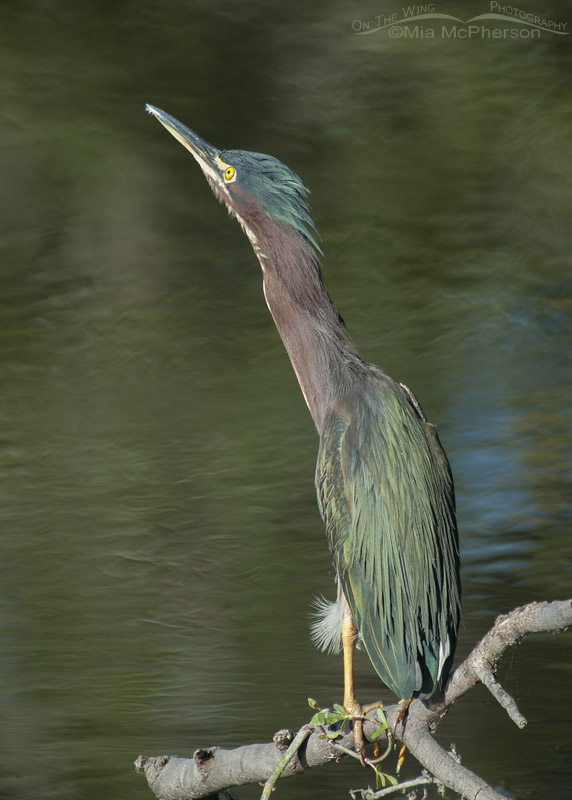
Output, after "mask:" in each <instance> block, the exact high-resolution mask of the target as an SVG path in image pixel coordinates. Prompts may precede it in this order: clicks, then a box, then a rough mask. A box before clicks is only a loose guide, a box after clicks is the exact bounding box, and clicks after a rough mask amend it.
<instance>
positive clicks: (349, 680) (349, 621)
mask: <svg viewBox="0 0 572 800" xmlns="http://www.w3.org/2000/svg"><path fill="white" fill-rule="evenodd" d="M356 636H357V628H356V626H355V623H354V620H353V617H352V615H351V614H350V612H349V610H348V611H346V613H345V614H344V620H343V623H342V645H343V648H344V708H345V709H346V711H347V712H348V714H361V713H362V708H361V706H360V704H359V703H358V701H357V700H356V695H355V686H354V650H355V641H356Z"/></svg>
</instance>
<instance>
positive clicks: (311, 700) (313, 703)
mask: <svg viewBox="0 0 572 800" xmlns="http://www.w3.org/2000/svg"><path fill="white" fill-rule="evenodd" d="M308 705H309V706H310V708H313V709H315V710H316V711H321V708H320V706H319V705H318V702H317V700H314V698H313V697H309V698H308Z"/></svg>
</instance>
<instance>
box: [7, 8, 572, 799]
mask: <svg viewBox="0 0 572 800" xmlns="http://www.w3.org/2000/svg"><path fill="white" fill-rule="evenodd" d="M526 8H527V10H530V11H533V12H540V11H542V13H543V14H544V15H545V16H547V17H552V18H553V19H555V20H557V21H568V27H569V28H570V27H572V17H570V18H569V19H567V17H566V10H565V11H564V14H563V11H562V8H561V7H560V6H559V5H557V4H556V3H551V2H545V3H544V4H543V7H542V9H540V8H539V7H538V5H534V6H533V5H531V6H530V7H529V6H527V7H526ZM399 9H400V7H399V6H397V5H395V6H394V7H393V6H388V7H384V8H383V9H380V8H379V6H378V5H377V4H374V3H369V4H368V3H367V2H366V3H363V4H362V3H354V4H351V6H350V4H343V3H336V2H334V3H325V2H322V3H317V4H314V5H313V6H312V7H311V8H310V7H308V4H306V3H302V2H298V1H297V2H291V3H288V4H270V3H264V2H257V0H252V1H251V2H249V3H234V4H232V3H223V2H220V0H219V1H218V2H216V1H215V2H206V0H204V1H203V2H200V0H172V1H168V2H165V3H156V2H151V1H150V0H137V2H135V0H123V1H121V0H118V1H116V2H109V0H98V2H96V0H87V2H81V3H78V2H71V1H69V0H62V1H61V2H56V1H55V0H53V2H51V1H50V0H36V1H35V2H32V1H31V0H30V1H28V0H22V1H21V2H18V3H17V4H16V3H14V4H8V3H4V4H3V5H2V8H1V10H0V54H1V63H2V70H1V72H0V92H1V96H2V103H1V110H0V119H1V124H0V143H1V147H0V170H1V176H2V179H1V180H0V203H1V212H2V223H3V224H2V226H1V234H0V249H1V266H0V319H1V322H0V415H1V417H2V424H1V427H0V472H1V483H0V486H1V489H0V492H1V495H2V496H1V500H0V517H1V523H2V535H1V537H0V547H1V549H2V565H1V567H0V678H1V684H0V741H1V743H2V747H1V752H2V755H1V756H0V765H1V766H0V798H9V799H10V800H32V799H34V800H35V799H36V798H38V800H40V798H41V800H46V799H47V798H57V800H65V798H70V799H71V798H73V800H103V798H120V799H121V800H136V799H137V800H138V799H139V798H141V800H144V798H150V797H152V795H151V793H150V791H149V790H148V788H147V786H146V783H145V781H144V779H143V778H142V777H141V776H137V775H136V774H135V772H134V770H133V766H132V762H133V760H134V759H135V757H136V756H137V755H138V754H139V753H144V754H147V755H151V754H159V753H177V754H179V755H185V754H190V753H191V752H192V751H193V750H194V749H195V748H196V747H199V746H208V745H213V744H218V745H223V746H234V745H238V744H243V743H248V742H252V741H265V740H268V739H270V738H271V737H272V734H273V732H274V731H275V730H277V729H279V728H282V727H291V728H296V727H297V726H299V725H300V724H301V723H303V722H304V721H306V720H307V718H308V716H309V713H310V712H309V709H308V707H307V705H306V698H307V697H308V696H311V697H316V698H317V699H318V700H319V701H320V702H321V703H322V704H323V705H326V704H331V703H333V702H339V701H340V700H341V694H342V675H341V659H340V658H339V657H338V658H336V657H332V656H328V655H324V654H321V653H318V652H317V651H315V650H314V649H313V647H312V645H311V644H310V642H309V639H308V624H309V619H310V611H311V603H312V599H313V597H314V596H315V595H317V594H321V593H324V594H325V595H326V596H328V597H333V595H334V592H335V590H334V588H333V580H332V578H333V574H332V567H331V563H330V558H329V554H328V552H327V546H326V541H325V536H324V532H323V528H322V523H321V520H320V518H319V515H318V511H317V508H316V503H315V497H314V488H313V471H314V462H315V456H316V449H317V439H316V435H315V431H314V429H313V426H312V422H311V419H310V416H309V414H308V412H307V409H306V407H305V404H304V401H303V399H302V396H301V394H300V391H299V389H298V386H297V383H296V379H295V376H294V374H293V371H292V369H291V367H290V365H289V363H288V360H287V357H286V354H285V352H284V350H283V347H282V344H281V341H280V339H279V337H278V335H277V333H276V331H275V329H274V326H273V323H272V320H271V318H270V315H269V314H268V311H267V309H266V306H265V304H264V300H263V297H262V292H261V276H260V269H259V266H258V264H257V262H256V259H255V257H254V255H253V253H252V251H251V248H250V245H249V243H248V241H247V239H246V238H245V237H244V236H243V234H242V233H241V231H240V229H239V226H238V225H237V224H236V223H235V222H231V221H229V219H228V218H227V215H226V213H225V211H224V209H223V208H221V207H220V206H218V204H217V203H216V202H215V200H214V199H213V197H212V195H211V192H210V190H209V188H208V186H207V185H206V183H205V181H204V178H203V176H202V175H201V174H200V171H199V170H198V168H197V166H196V164H195V163H194V161H193V159H192V158H191V156H190V155H189V154H188V153H187V152H186V151H185V150H183V148H181V147H180V146H179V145H178V144H177V143H176V142H175V141H174V140H173V139H171V138H170V137H169V136H168V134H167V133H166V131H164V130H163V129H162V128H161V126H160V125H159V124H158V123H157V121H156V120H154V119H152V118H150V117H148V116H147V115H146V114H145V112H144V104H145V103H146V102H150V103H153V104H154V105H157V106H159V107H160V108H163V109H165V110H166V111H168V112H169V113H171V114H173V115H175V116H176V117H178V118H179V119H181V120H182V121H183V122H185V123H186V124H188V125H190V126H191V127H192V128H193V129H195V130H196V131H197V132H198V133H199V134H200V135H201V136H203V137H204V138H206V139H207V140H210V141H212V142H213V144H215V145H217V146H219V147H230V148H243V149H250V150H258V151H262V152H268V153H271V154H272V155H275V156H277V157H278V158H280V159H281V160H283V161H284V162H286V163H287V164H288V165H289V166H290V167H292V168H293V169H295V170H296V171H297V172H298V173H299V174H300V175H301V176H302V177H303V179H304V181H305V182H306V183H307V184H308V185H309V186H310V187H311V189H312V191H313V196H312V200H313V207H314V217H315V220H316V223H317V226H318V229H319V230H320V233H321V236H322V247H323V250H324V252H325V259H324V272H325V276H326V280H327V283H328V286H329V289H330V292H331V294H332V296H333V298H334V300H335V301H336V303H337V305H338V307H339V308H340V311H341V312H342V314H343V316H344V318H345V320H346V322H347V324H348V326H349V328H350V331H351V333H352V335H353V337H354V339H355V341H356V343H357V344H358V347H359V348H360V351H361V353H362V355H364V356H365V357H367V358H368V359H370V360H371V361H374V362H375V363H377V364H379V365H380V366H382V367H383V368H384V369H385V370H386V371H387V372H389V373H390V374H391V375H392V376H393V377H395V378H397V379H399V380H401V381H404V382H405V383H407V384H408V385H409V386H411V387H412V389H413V390H414V391H415V393H416V394H417V396H418V398H419V400H420V402H421V404H422V406H423V408H424V410H425V412H426V414H427V416H428V417H429V419H430V420H431V421H433V422H434V423H436V424H437V425H438V427H439V431H440V435H441V439H442V441H443V443H444V445H445V448H446V450H447V452H448V455H449V457H450V460H451V463H452V467H453V471H454V474H455V479H456V486H457V498H458V509H459V524H460V535H461V542H462V554H463V590H464V622H463V625H462V628H461V631H460V640H459V646H458V656H459V657H462V656H463V655H465V654H466V653H467V652H468V651H469V650H470V648H471V646H472V645H473V644H474V643H475V642H476V641H477V639H478V638H479V637H480V636H481V635H482V634H483V633H484V632H485V631H486V630H487V629H488V628H489V627H490V626H491V624H492V622H493V620H494V618H495V616H496V615H497V614H498V613H499V612H502V611H507V610H509V609H511V608H513V607H515V606H517V605H519V604H522V603H525V602H527V601H532V600H550V599H555V598H563V597H566V596H567V595H568V596H569V595H570V593H571V592H570V590H571V585H572V568H571V561H572V559H571V556H572V552H571V551H572V547H571V537H570V530H571V523H572V519H571V517H572V504H571V488H572V487H571V484H572V479H571V470H570V452H571V447H572V431H571V416H572V414H571V408H570V385H571V378H572V363H571V362H572V355H571V354H572V348H571V341H572V339H571V334H572V270H571V266H570V253H571V251H572V236H571V227H570V220H571V217H572V159H571V158H570V148H571V141H572V112H571V104H570V85H571V84H572V37H569V36H557V35H554V34H548V33H543V34H542V35H541V37H540V39H539V40H531V41H524V40H517V41H506V40H505V41H495V40H489V41H486V40H481V39H476V40H470V41H467V40H444V39H442V38H436V39H435V40H426V39H407V40H406V39H391V38H390V37H389V36H388V35H386V34H385V33H379V34H378V33H376V34H374V35H370V36H358V35H356V34H354V32H353V30H352V21H353V20H354V19H368V18H371V17H372V16H373V15H375V14H379V13H381V12H382V11H383V13H386V12H388V13H389V12H390V11H395V12H398V11H399ZM437 10H439V11H443V12H446V13H451V14H454V15H457V16H462V17H463V18H467V17H469V16H472V15H476V14H481V13H484V12H485V11H487V10H488V8H487V7H486V4H485V3H484V2H469V3H463V4H461V3H460V2H457V6H455V5H454V4H453V5H450V4H449V5H447V6H446V7H445V6H443V7H441V6H439V8H438V9H437ZM569 13H570V12H569V9H568V14H569ZM571 657H572V637H571V636H570V635H569V634H563V635H560V636H558V637H555V636H535V637H533V638H530V639H529V640H527V641H526V642H525V643H524V644H523V645H521V646H520V647H519V648H517V649H516V650H514V651H513V652H511V653H510V654H509V655H508V656H507V657H506V658H505V659H504V661H503V662H502V665H501V669H500V679H501V681H502V682H503V683H504V685H505V686H506V688H507V689H508V690H509V691H511V692H512V693H513V694H514V695H515V697H516V698H517V700H518V702H519V704H520V708H521V710H522V712H523V713H524V714H525V716H526V717H527V718H528V720H529V726H528V728H527V729H525V730H524V731H518V730H517V729H516V728H515V726H514V725H513V723H511V722H510V721H509V719H508V718H507V716H506V715H505V714H504V712H502V711H501V709H500V708H499V706H498V705H496V704H495V703H494V702H493V701H492V699H491V698H490V697H489V696H488V694H487V692H486V691H485V690H484V689H482V687H479V688H477V689H476V690H474V691H473V692H471V693H470V695H469V696H467V697H466V698H464V699H463V700H462V701H461V702H459V703H458V704H457V705H456V706H455V707H454V708H453V709H452V711H451V712H450V714H449V715H448V717H447V719H446V720H445V721H444V722H443V724H442V726H441V728H440V731H439V734H438V735H439V739H440V741H442V742H443V743H444V744H447V745H448V744H449V743H450V742H455V744H456V747H457V750H458V751H459V752H460V753H461V755H462V757H463V762H464V763H465V764H466V765H467V766H469V767H470V768H472V769H474V770H476V771H477V772H479V773H480V774H481V775H482V776H483V777H484V778H486V779H487V780H488V781H490V782H491V783H492V784H493V785H495V786H497V787H500V788H502V790H503V791H505V792H506V793H507V796H510V797H513V798H519V799H520V798H537V799H540V798H547V797H550V798H551V800H565V799H569V798H570V797H571V796H572V748H571V739H572V737H571V729H570V718H571V715H572V708H571V705H572V704H571V699H572V669H571ZM358 681H359V682H358V687H359V697H361V698H362V699H363V700H364V701H365V700H372V699H375V698H378V697H379V696H380V695H382V696H384V697H386V699H387V700H390V699H391V697H390V696H389V693H388V692H387V691H386V690H384V689H383V687H382V686H381V685H380V683H379V681H378V679H377V678H376V676H375V674H374V673H373V670H372V668H371V666H370V665H369V663H368V661H367V658H366V657H365V656H363V655H362V656H361V657H360V661H359V667H358ZM390 766H391V765H390ZM390 766H388V771H391V769H390ZM404 772H405V776H406V777H409V776H413V775H414V774H415V773H416V768H415V763H414V762H413V759H412V758H409V759H408V762H406V767H405V770H404ZM372 777H373V776H371V777H370V776H369V775H367V773H365V772H364V771H363V770H361V768H360V767H359V766H356V765H354V764H353V763H348V764H344V765H342V766H332V767H329V768H326V769H322V770H320V771H315V772H314V773H313V774H308V775H305V776H302V777H300V778H295V779H292V780H290V781H287V782H284V783H283V784H281V785H280V787H279V789H278V791H279V794H280V797H283V798H284V799H285V800H288V798H300V800H306V799H307V800H310V798H312V800H315V798H343V797H347V796H348V795H347V791H348V789H349V788H352V787H356V786H363V785H365V784H366V783H368V782H371V780H372ZM239 793H240V796H241V798H243V797H245V798H254V797H257V796H258V795H259V793H260V789H259V787H252V788H250V789H245V790H241V791H240V792H239Z"/></svg>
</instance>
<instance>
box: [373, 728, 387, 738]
mask: <svg viewBox="0 0 572 800" xmlns="http://www.w3.org/2000/svg"><path fill="white" fill-rule="evenodd" d="M385 730H387V728H378V729H377V730H376V731H375V733H372V734H371V738H372V739H377V737H378V736H379V735H380V734H382V733H383V732H384V731H385Z"/></svg>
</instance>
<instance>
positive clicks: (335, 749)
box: [135, 600, 572, 800]
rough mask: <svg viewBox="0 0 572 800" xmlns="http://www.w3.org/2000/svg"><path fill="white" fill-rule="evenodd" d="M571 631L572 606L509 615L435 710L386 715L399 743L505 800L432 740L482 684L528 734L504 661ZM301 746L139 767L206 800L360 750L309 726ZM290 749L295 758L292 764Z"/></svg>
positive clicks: (456, 779)
mask: <svg viewBox="0 0 572 800" xmlns="http://www.w3.org/2000/svg"><path fill="white" fill-rule="evenodd" d="M570 626H572V600H558V601H554V602H551V603H529V604H528V605H525V606H521V607H520V608H517V609H515V610H514V611H511V612H510V613H508V614H503V615H502V616H500V617H498V618H497V620H496V621H495V624H494V625H493V627H492V628H491V630H490V631H489V632H488V633H487V634H486V635H485V636H484V637H483V638H482V639H481V641H480V642H479V643H478V644H477V645H476V646H475V648H474V649H473V650H472V652H471V653H470V655H469V656H468V657H467V658H466V659H465V661H463V663H462V664H460V665H459V667H457V669H456V670H455V671H454V672H453V674H452V675H451V677H450V678H449V681H448V682H447V686H446V687H445V690H444V693H443V695H442V696H441V697H440V698H438V699H437V700H436V701H432V703H431V705H430V706H429V705H425V704H424V703H422V702H421V701H420V700H415V701H413V703H411V705H410V707H409V711H408V713H407V716H406V717H405V719H404V720H402V721H401V722H398V723H397V724H396V720H397V711H398V706H389V707H386V708H385V709H384V711H385V715H386V718H387V722H388V723H389V727H390V730H393V729H394V727H395V737H396V739H397V740H399V741H401V742H403V743H404V744H406V745H407V747H408V749H409V750H410V751H411V753H412V754H413V755H414V756H415V757H416V758H417V760H418V761H419V762H420V764H421V765H422V766H423V767H424V768H425V769H426V770H428V771H429V772H430V773H431V774H432V775H434V776H435V777H436V778H437V779H438V781H439V782H441V783H442V784H444V785H445V786H448V787H449V788H450V789H453V790H454V791H456V792H458V793H459V794H460V795H462V796H463V797H465V798H467V800H477V797H478V800H502V798H501V795H499V794H498V793H497V792H495V791H494V790H493V789H492V788H491V787H490V786H489V785H488V784H487V783H486V782H485V781H483V780H482V779H481V778H479V777H478V776H477V775H475V774H474V773H472V772H471V771H470V770H468V769H467V768H466V767H464V766H462V765H461V764H459V763H458V761H457V760H456V759H455V758H454V756H453V755H452V754H450V753H446V752H445V751H444V750H443V748H442V747H441V746H440V745H439V744H438V743H437V742H436V741H435V739H434V738H433V735H432V734H433V733H434V732H435V730H436V729H437V726H438V724H439V721H440V719H441V717H442V716H444V714H445V713H446V712H447V710H448V708H449V707H450V706H451V705H452V704H453V703H454V702H455V701H456V700H458V699H459V698H460V697H462V695H464V694H465V693H466V692H467V691H469V689H471V688H472V687H473V686H474V685H475V684H476V683H479V682H481V683H483V684H484V685H485V686H486V687H487V688H488V689H489V691H490V692H491V694H492V695H493V697H494V698H495V699H496V700H497V701H498V702H499V703H500V704H501V706H502V707H503V708H504V709H505V710H506V711H507V713H508V715H509V717H510V718H511V719H512V720H513V722H515V723H516V725H518V727H520V728H522V727H524V725H526V720H525V719H524V717H523V716H522V714H521V713H520V711H519V710H518V708H517V705H516V702H515V701H514V700H513V698H512V697H511V696H510V695H509V694H508V693H507V692H506V691H505V690H504V689H503V688H502V687H501V686H500V684H499V683H498V682H497V680H496V678H495V671H496V668H497V665H498V663H499V661H500V658H501V656H502V655H503V653H504V652H505V650H507V649H508V648H509V647H513V646H514V645H516V644H518V643H519V642H520V641H521V639H522V638H523V637H524V636H526V635H528V634H530V633H541V632H544V633H546V632H558V631H562V630H564V629H565V628H568V627H570ZM378 728H379V722H378V721H377V719H376V718H375V714H372V718H371V719H369V718H368V721H367V723H366V724H365V725H364V734H365V736H366V738H367V739H368V740H371V738H372V737H373V735H374V733H375V732H376V731H377V729H378ZM294 738H295V734H294V733H293V732H291V731H284V730H283V731H279V732H278V733H277V734H276V735H275V736H274V741H273V742H269V743H267V744H252V745H247V746H245V747H238V748H235V749H233V750H227V749H223V748H217V747H212V748H208V749H201V750H195V752H194V754H193V756H192V758H180V757H178V756H150V757H147V758H144V757H143V756H139V758H138V759H137V761H136V762H135V766H136V769H137V771H138V772H143V773H144V774H145V777H146V778H147V781H148V784H149V787H150V788H151V790H152V791H153V792H154V793H155V795H156V796H157V797H159V798H161V800H198V798H204V797H208V796H209V795H216V794H217V793H219V792H223V791H224V790H226V789H229V788H230V787H234V786H240V785H243V784H247V783H255V782H265V781H267V780H269V779H270V778H272V776H275V775H276V774H277V770H279V769H280V775H281V777H282V778H285V777H288V776H290V775H294V774H297V773H300V772H304V771H305V770H306V769H309V768H311V767H317V766H320V765H323V764H326V763H327V762H329V761H337V760H339V759H340V757H341V752H342V748H346V749H351V748H352V747H353V733H352V732H351V731H347V732H345V733H344V732H341V733H340V736H339V737H338V738H336V739H335V740H331V739H328V738H327V737H324V733H323V730H322V729H321V728H319V727H315V728H314V729H312V730H311V732H310V733H308V729H307V726H304V734H303V735H301V736H300V737H299V741H300V742H301V744H300V746H299V747H294V748H292V747H291V745H292V743H293V741H294ZM296 744H297V743H296ZM340 745H341V747H340ZM289 748H290V751H291V752H290V753H288V755H289V756H290V757H289V758H287V759H284V754H285V753H286V751H288V749H289ZM294 751H295V752H294ZM285 761H287V763H284V762H285ZM281 762H282V763H281Z"/></svg>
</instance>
